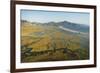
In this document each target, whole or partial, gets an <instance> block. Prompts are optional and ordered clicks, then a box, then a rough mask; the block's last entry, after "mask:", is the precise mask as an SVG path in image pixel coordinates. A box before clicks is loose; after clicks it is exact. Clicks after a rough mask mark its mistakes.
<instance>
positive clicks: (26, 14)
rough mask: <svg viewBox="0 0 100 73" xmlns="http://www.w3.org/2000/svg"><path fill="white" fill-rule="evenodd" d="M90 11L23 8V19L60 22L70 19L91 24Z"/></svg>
mask: <svg viewBox="0 0 100 73" xmlns="http://www.w3.org/2000/svg"><path fill="white" fill-rule="evenodd" d="M89 17H90V14H89V13H82V12H81V13H79V12H61V11H57V12H56V11H39V10H21V19H22V20H28V21H31V22H41V23H45V22H51V21H54V22H60V21H70V22H74V23H80V24H86V25H89V19H90V18H89Z"/></svg>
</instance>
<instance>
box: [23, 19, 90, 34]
mask: <svg viewBox="0 0 100 73" xmlns="http://www.w3.org/2000/svg"><path fill="white" fill-rule="evenodd" d="M22 22H23V23H26V22H27V23H28V21H26V20H22ZM31 23H32V24H38V25H40V24H41V25H48V26H57V27H59V26H61V27H64V28H68V29H71V30H74V31H78V32H86V33H87V32H89V26H88V25H84V24H78V23H72V22H69V21H61V22H48V23H38V22H31Z"/></svg>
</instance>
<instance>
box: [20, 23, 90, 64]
mask: <svg viewBox="0 0 100 73" xmlns="http://www.w3.org/2000/svg"><path fill="white" fill-rule="evenodd" d="M65 29H66V30H65ZM86 59H89V32H76V31H72V30H71V29H68V28H61V26H60V25H59V26H57V24H56V25H55V24H51V25H50V24H49V25H47V24H40V23H30V22H22V21H21V62H23V63H24V62H42V61H64V60H86Z"/></svg>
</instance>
